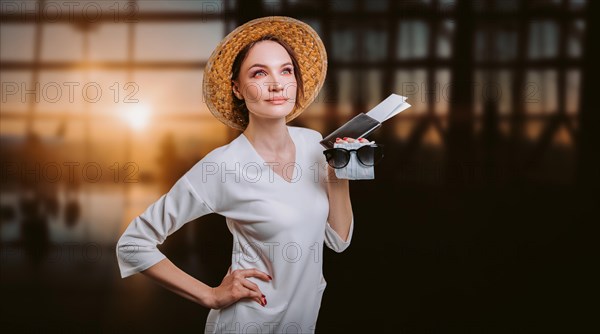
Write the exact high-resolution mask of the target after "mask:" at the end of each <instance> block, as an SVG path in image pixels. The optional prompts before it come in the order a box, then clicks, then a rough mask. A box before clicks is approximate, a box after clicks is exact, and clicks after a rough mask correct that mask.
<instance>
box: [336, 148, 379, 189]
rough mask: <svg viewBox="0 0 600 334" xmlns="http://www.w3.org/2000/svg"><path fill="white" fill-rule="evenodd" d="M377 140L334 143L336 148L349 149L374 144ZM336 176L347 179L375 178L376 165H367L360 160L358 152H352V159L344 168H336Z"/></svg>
mask: <svg viewBox="0 0 600 334" xmlns="http://www.w3.org/2000/svg"><path fill="white" fill-rule="evenodd" d="M374 143H375V142H373V141H371V142H367V143H358V142H354V143H335V144H333V147H334V148H338V147H339V148H345V149H347V150H357V149H358V148H360V147H363V146H365V145H372V144H374ZM335 176H336V177H337V178H338V179H347V180H373V179H374V178H375V167H374V166H365V165H363V164H362V163H360V161H358V157H357V156H356V152H350V160H349V161H348V164H347V165H346V167H344V168H336V169H335Z"/></svg>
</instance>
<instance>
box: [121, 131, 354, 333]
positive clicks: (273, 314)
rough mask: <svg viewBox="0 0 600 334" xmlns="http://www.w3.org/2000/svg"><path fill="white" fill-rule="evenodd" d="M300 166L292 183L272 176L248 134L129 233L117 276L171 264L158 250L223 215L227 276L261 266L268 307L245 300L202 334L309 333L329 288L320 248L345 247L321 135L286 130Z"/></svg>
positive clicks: (203, 164)
mask: <svg viewBox="0 0 600 334" xmlns="http://www.w3.org/2000/svg"><path fill="white" fill-rule="evenodd" d="M288 131H289V133H290V135H291V137H292V139H293V141H294V143H295V146H296V164H295V165H289V166H288V168H286V169H285V170H286V171H287V172H289V173H290V174H288V175H293V177H292V181H291V182H288V181H286V180H285V179H284V178H282V177H281V176H280V175H278V174H276V173H274V172H273V170H272V169H271V167H269V165H267V164H266V163H265V161H264V160H263V159H262V158H261V156H260V155H259V154H258V153H257V152H256V150H255V149H254V147H253V146H252V144H251V143H250V142H249V141H248V139H247V138H246V136H245V135H244V134H240V135H239V136H238V137H237V138H235V139H234V140H233V141H231V142H230V143H229V144H228V145H224V146H221V147H219V148H216V149H214V150H213V151H211V152H210V153H209V154H207V155H206V156H205V157H204V158H202V159H201V160H200V161H199V162H197V163H196V164H195V165H194V166H193V167H192V168H191V169H190V170H189V171H187V172H186V173H185V175H183V176H182V177H181V178H180V179H179V180H178V181H177V182H176V183H175V184H174V185H173V187H172V188H171V189H170V190H169V192H168V193H166V194H164V195H162V196H161V197H160V198H159V199H158V200H157V201H156V202H155V203H153V204H152V205H150V206H149V207H148V208H147V209H146V210H145V211H144V212H143V213H142V214H141V215H140V216H138V217H136V218H135V219H134V220H133V221H132V222H131V223H130V224H129V226H128V227H127V229H126V230H125V232H124V233H123V235H122V236H121V238H120V239H119V241H118V243H117V247H116V252H117V257H118V263H119V268H120V271H121V277H123V278H125V277H128V276H130V275H133V274H135V273H137V272H140V271H142V270H145V269H147V268H149V267H151V266H153V265H154V264H156V263H157V262H159V261H161V260H162V259H164V258H165V255H164V254H163V253H161V252H160V251H159V250H158V248H157V245H159V244H162V243H163V242H164V240H165V239H166V238H167V236H168V235H170V234H172V233H174V232H175V231H177V230H178V229H180V228H181V227H182V226H183V225H184V224H186V223H187V222H189V221H191V220H194V219H195V218H198V217H200V216H202V215H206V214H208V213H213V212H214V213H217V214H220V215H222V216H224V217H226V219H225V221H226V224H227V226H228V228H229V230H230V231H231V233H232V234H233V253H232V258H231V259H232V261H231V266H230V268H229V272H231V271H233V270H236V269H246V268H257V269H259V270H262V271H263V272H266V273H268V274H270V275H271V276H272V277H273V280H272V281H270V282H265V281H262V280H261V279H258V278H254V277H249V278H248V279H249V280H250V281H252V282H254V283H256V284H257V285H258V286H259V287H260V289H261V291H262V292H263V293H264V294H265V296H266V298H267V301H268V303H267V306H266V307H262V306H261V305H259V304H258V303H257V302H255V301H253V300H249V299H243V300H240V301H238V302H237V303H234V304H233V305H231V306H229V307H227V308H223V309H220V310H214V309H212V310H210V312H209V315H208V319H207V323H206V328H205V332H206V333H246V332H262V333H286V332H289V333H312V332H314V330H315V325H316V321H317V316H318V312H319V308H320V303H321V298H322V295H323V292H324V289H325V287H326V285H327V282H326V281H325V278H324V277H323V271H322V262H323V245H324V244H325V245H326V246H327V247H329V248H331V249H332V250H334V251H336V252H342V251H344V250H345V249H346V248H347V247H348V246H349V245H350V241H351V239H352V232H353V229H354V219H353V220H352V224H351V226H350V233H349V235H348V238H347V240H343V239H342V238H341V237H340V236H339V235H338V234H337V233H336V232H335V230H333V228H332V227H331V226H330V225H329V223H328V222H327V216H328V213H329V201H328V197H327V185H326V173H325V171H326V161H325V156H324V155H323V153H322V152H323V148H322V147H321V145H320V144H319V141H320V140H321V139H322V136H321V134H320V133H318V132H316V131H314V130H310V129H306V128H301V127H292V126H288Z"/></svg>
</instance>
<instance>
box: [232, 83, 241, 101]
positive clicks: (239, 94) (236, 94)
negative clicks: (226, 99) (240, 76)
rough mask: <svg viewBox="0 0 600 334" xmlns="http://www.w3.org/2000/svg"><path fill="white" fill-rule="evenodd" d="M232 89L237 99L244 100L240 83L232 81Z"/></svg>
mask: <svg viewBox="0 0 600 334" xmlns="http://www.w3.org/2000/svg"><path fill="white" fill-rule="evenodd" d="M231 89H232V90H233V94H234V95H235V97H237V98H238V99H240V100H243V99H244V97H243V96H242V94H241V93H240V89H239V86H238V83H237V82H236V81H235V80H231Z"/></svg>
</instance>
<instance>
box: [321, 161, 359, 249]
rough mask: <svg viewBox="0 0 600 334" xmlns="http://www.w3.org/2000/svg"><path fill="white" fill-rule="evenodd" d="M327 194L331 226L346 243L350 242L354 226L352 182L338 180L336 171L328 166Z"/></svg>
mask: <svg viewBox="0 0 600 334" xmlns="http://www.w3.org/2000/svg"><path fill="white" fill-rule="evenodd" d="M327 178H328V182H327V192H328V194H329V218H328V222H329V225H331V227H332V228H333V230H334V231H335V232H336V233H337V234H338V235H339V236H340V237H341V238H342V240H344V241H348V236H349V234H350V225H351V224H352V219H353V214H352V203H351V202H350V182H349V181H348V180H345V179H338V178H337V177H336V176H335V170H334V169H333V168H332V167H331V166H329V165H328V166H327Z"/></svg>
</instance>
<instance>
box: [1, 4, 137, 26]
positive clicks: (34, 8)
mask: <svg viewBox="0 0 600 334" xmlns="http://www.w3.org/2000/svg"><path fill="white" fill-rule="evenodd" d="M0 13H2V15H3V16H4V18H5V22H11V21H19V22H49V23H52V22H66V23H95V22H114V23H135V22H138V21H139V18H138V15H139V7H138V4H137V2H135V1H0Z"/></svg>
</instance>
